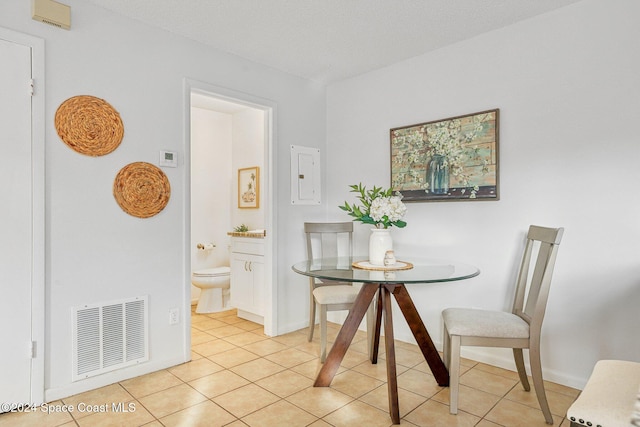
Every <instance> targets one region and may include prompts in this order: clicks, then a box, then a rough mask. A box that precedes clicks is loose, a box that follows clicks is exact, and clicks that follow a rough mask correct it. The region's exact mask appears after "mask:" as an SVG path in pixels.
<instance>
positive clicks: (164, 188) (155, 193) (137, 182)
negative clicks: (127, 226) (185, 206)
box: [113, 162, 171, 218]
mask: <svg viewBox="0 0 640 427" xmlns="http://www.w3.org/2000/svg"><path fill="white" fill-rule="evenodd" d="M113 196H114V197H115V199H116V202H118V205H120V207H121V208H122V210H123V211H125V212H126V213H128V214H129V215H133V216H136V217H138V218H149V217H151V216H154V215H156V214H157V213H158V212H160V211H162V210H163V209H164V207H165V206H167V203H169V197H170V196H171V186H170V185H169V180H168V179H167V176H166V175H165V174H164V172H162V171H161V170H160V168H158V167H157V166H154V165H152V164H151V163H145V162H136V163H130V164H128V165H127V166H125V167H123V168H122V169H120V172H118V175H116V179H115V181H114V182H113Z"/></svg>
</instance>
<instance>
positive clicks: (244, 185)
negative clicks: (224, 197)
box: [238, 166, 260, 209]
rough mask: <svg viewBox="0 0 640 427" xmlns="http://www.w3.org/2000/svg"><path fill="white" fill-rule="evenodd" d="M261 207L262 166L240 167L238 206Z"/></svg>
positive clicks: (243, 207)
mask: <svg viewBox="0 0 640 427" xmlns="http://www.w3.org/2000/svg"><path fill="white" fill-rule="evenodd" d="M259 207H260V168H259V167H258V166H253V167H250V168H243V169H238V208H240V209H257V208H259Z"/></svg>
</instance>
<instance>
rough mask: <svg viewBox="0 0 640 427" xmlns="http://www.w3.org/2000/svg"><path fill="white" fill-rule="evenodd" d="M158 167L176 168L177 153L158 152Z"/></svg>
mask: <svg viewBox="0 0 640 427" xmlns="http://www.w3.org/2000/svg"><path fill="white" fill-rule="evenodd" d="M159 165H160V166H164V167H166V168H177V167H178V152H177V151H165V150H162V151H160V163H159Z"/></svg>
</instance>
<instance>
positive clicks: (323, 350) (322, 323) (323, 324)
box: [320, 305, 327, 363]
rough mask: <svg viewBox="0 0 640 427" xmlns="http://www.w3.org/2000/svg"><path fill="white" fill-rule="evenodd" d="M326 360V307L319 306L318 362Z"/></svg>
mask: <svg viewBox="0 0 640 427" xmlns="http://www.w3.org/2000/svg"><path fill="white" fill-rule="evenodd" d="M326 359H327V306H326V305H320V362H322V363H324V361H325V360H326Z"/></svg>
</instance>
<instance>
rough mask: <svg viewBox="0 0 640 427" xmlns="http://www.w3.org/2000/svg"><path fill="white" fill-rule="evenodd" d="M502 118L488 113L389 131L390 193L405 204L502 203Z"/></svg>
mask: <svg viewBox="0 0 640 427" xmlns="http://www.w3.org/2000/svg"><path fill="white" fill-rule="evenodd" d="M498 116H499V110H498V109H495V110H488V111H482V112H479V113H473V114H467V115H464V116H458V117H452V118H448V119H444V120H437V121H432V122H427V123H420V124H417V125H411V126H405V127H400V128H395V129H391V132H390V133H391V135H390V136H391V188H392V189H393V191H399V192H400V193H402V195H403V200H404V201H405V202H406V201H436V200H483V199H484V200H486V199H493V200H497V199H498V198H499V192H498Z"/></svg>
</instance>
